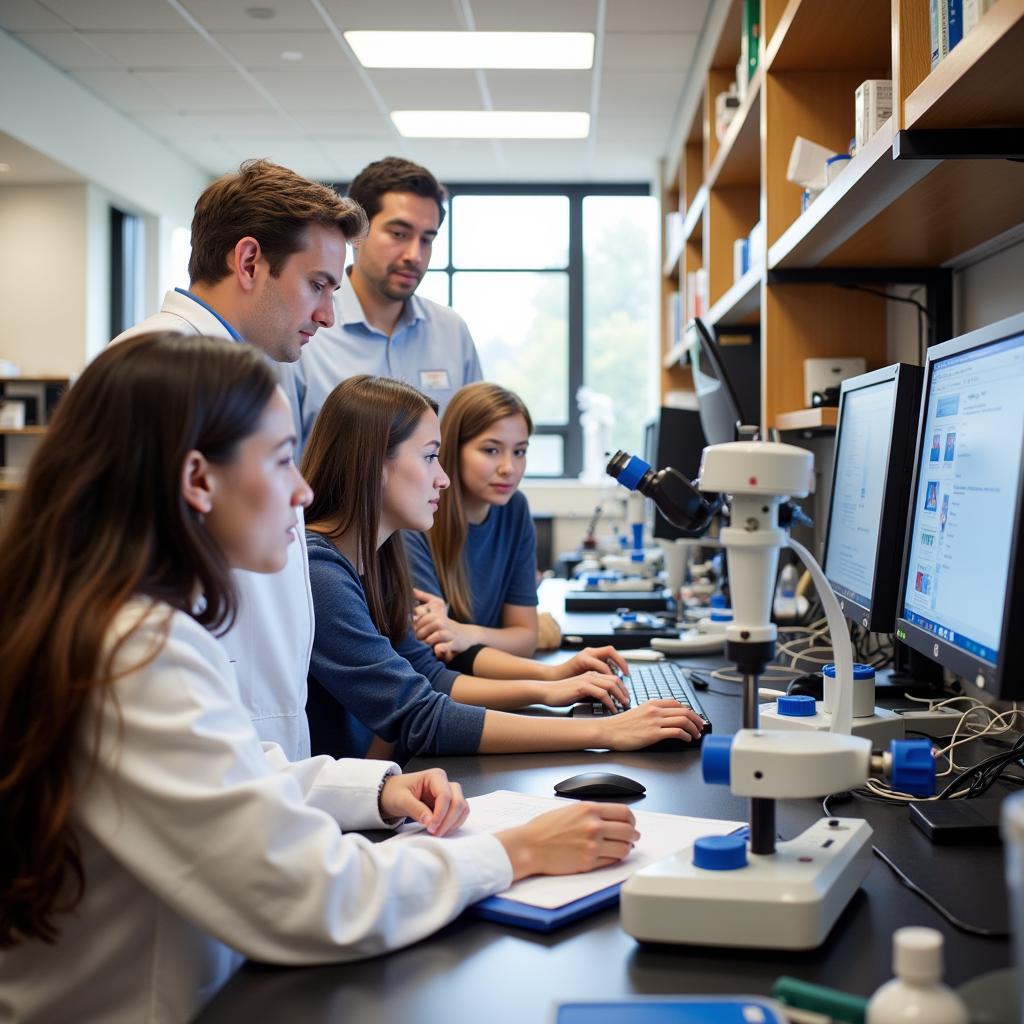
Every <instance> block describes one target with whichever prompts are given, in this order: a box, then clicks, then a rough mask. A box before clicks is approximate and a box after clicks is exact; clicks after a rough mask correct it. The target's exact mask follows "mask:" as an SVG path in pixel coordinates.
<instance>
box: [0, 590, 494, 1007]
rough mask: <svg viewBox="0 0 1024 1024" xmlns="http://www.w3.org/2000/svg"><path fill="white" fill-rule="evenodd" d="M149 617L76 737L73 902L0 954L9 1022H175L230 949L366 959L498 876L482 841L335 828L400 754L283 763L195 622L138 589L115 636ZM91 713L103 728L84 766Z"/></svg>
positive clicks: (289, 958) (346, 822)
mask: <svg viewBox="0 0 1024 1024" xmlns="http://www.w3.org/2000/svg"><path fill="white" fill-rule="evenodd" d="M147 611H148V614H146V613H147ZM143 615H145V618H144V620H143V623H142V626H141V627H140V628H139V629H138V630H137V631H136V633H135V634H134V635H133V636H132V637H131V639H130V640H128V642H127V643H126V644H125V645H124V647H123V648H122V649H121V651H120V652H119V654H118V660H117V665H116V667H117V668H118V669H120V670H124V669H126V668H128V667H130V666H136V665H138V664H139V663H140V662H142V661H144V660H145V659H146V658H147V656H149V655H150V654H152V651H153V650H154V648H155V647H156V646H157V645H158V644H159V642H160V640H161V638H162V637H163V636H164V634H165V631H167V642H166V644H165V645H164V646H163V648H162V649H161V650H160V653H159V654H158V655H157V657H156V659H155V660H154V661H152V662H150V663H149V664H148V665H145V666H144V667H142V668H141V669H136V670H135V671H129V672H127V674H126V675H124V676H123V677H121V678H119V679H118V680H117V682H116V683H115V684H114V692H115V696H116V700H111V699H109V698H108V699H106V700H102V701H97V702H96V703H95V704H94V706H93V708H92V709H91V710H90V713H89V714H88V715H87V716H86V719H85V721H83V724H82V729H81V732H80V739H79V743H78V750H77V756H76V767H75V770H76V773H77V774H78V776H79V778H80V779H88V781H87V783H86V784H85V787H84V789H83V790H82V792H81V794H80V795H79V796H78V797H77V799H76V801H75V805H74V818H73V820H74V827H75V830H76V834H77V835H78V837H79V839H80V842H81V850H82V859H83V863H84V867H85V878H86V890H85V897H84V899H83V901H82V903H81V904H80V905H79V908H78V910H77V911H76V912H75V913H74V914H73V915H70V916H68V915H63V916H62V917H61V918H60V922H61V925H62V928H63V931H62V935H61V938H60V940H59V942H58V943H57V944H56V945H55V946H49V945H46V944H45V943H42V942H27V943H26V942H23V943H21V944H20V945H18V946H15V947H14V948H13V949H10V950H6V951H0V1021H2V1022H4V1024H8V1022H12V1021H18V1022H19V1024H28V1022H32V1021H72V1020H73V1021H76V1022H77V1024H86V1022H92V1021H95V1022H102V1024H121V1022H124V1024H142V1022H161V1024H163V1022H175V1024H176V1022H182V1021H186V1020H189V1019H191V1017H192V1016H193V1015H194V1014H195V1013H196V1012H198V1010H199V1009H200V1008H201V1006H202V1005H203V1004H204V1003H205V1002H206V1001H207V1000H208V999H209V998H210V997H211V996H212V995H213V994H214V993H215V992H216V991H217V989H218V988H220V987H221V986H222V985H223V984H224V983H225V981H227V979H228V978H229V977H230V975H231V974H232V972H233V971H234V970H235V969H236V968H237V967H238V965H239V963H240V962H241V960H242V958H243V957H252V958H254V959H256V960H260V961H265V962H269V963H276V964H316V963H324V962H329V961H337V960H349V959H355V958H359V957H366V956H372V955H374V954H376V953H380V952H382V951H384V950H388V949H392V948H395V947H397V946H402V945H405V944H407V943H410V942H414V941H416V940H418V939H420V938H422V937H423V936H425V935H428V934H429V933H431V932H433V931H434V930H435V929H437V928H439V927H441V926H442V925H444V924H445V923H446V922H448V921H450V920H451V919H452V918H454V917H455V916H456V915H458V914H459V913H460V912H461V910H462V909H463V908H464V907H465V906H466V905H467V904H469V903H471V902H473V901H475V900H478V899H482V898H483V897H485V896H488V895H491V894H493V893H495V892H498V891H500V890H502V889H503V888H505V887H507V886H508V885H509V884H510V882H511V875H512V871H511V866H510V864H509V861H508V858H507V856H506V855H505V852H504V850H503V848H502V846H501V844H500V843H499V842H498V841H497V840H496V839H495V838H494V837H493V836H469V837H464V838H459V839H450V838H449V839H443V840H439V839H433V838H429V837H422V838H420V837H416V838H413V839H410V840H407V841H406V842H403V843H386V844H383V845H374V844H372V843H370V842H369V841H368V840H366V839H364V838H363V837H362V836H358V835H342V834H341V833H340V832H339V830H338V826H337V824H336V823H335V820H334V819H335V818H336V819H337V820H338V821H340V822H341V823H342V825H343V827H344V828H381V827H384V826H385V823H384V822H382V821H381V819H380V816H379V811H378V805H377V794H378V789H379V786H380V783H381V780H382V778H383V776H384V775H385V774H386V773H388V772H394V771H397V770H398V769H397V767H396V766H394V765H392V764H390V763H389V762H381V761H358V760H350V761H340V762H333V761H332V760H331V759H330V758H324V757H320V758H313V759H311V760H307V761H302V762H299V763H296V764H289V763H288V762H287V761H286V760H285V758H284V757H283V755H282V754H281V751H280V750H279V749H277V748H274V747H270V745H267V748H266V749H265V747H264V745H262V744H261V743H260V740H259V738H258V737H257V735H256V733H255V732H254V730H253V728H252V725H251V723H250V722H249V719H248V717H247V716H246V713H245V710H244V708H243V707H242V705H241V703H240V701H239V697H238V690H237V687H236V684H235V681H234V677H233V674H232V671H231V667H230V664H229V662H228V660H227V657H226V656H225V653H224V651H223V649H222V648H221V647H220V646H219V645H218V644H217V642H216V641H215V640H214V638H213V637H212V636H211V635H210V634H209V633H208V632H207V631H206V630H204V629H203V628H202V627H201V626H200V625H199V624H198V623H196V622H195V620H193V619H192V618H190V617H189V616H187V615H185V614H183V613H181V612H174V613H171V612H170V609H168V608H167V606H158V607H157V608H156V609H152V608H151V606H150V605H149V603H148V602H143V601H142V600H140V599H136V600H135V601H133V602H130V603H129V605H128V606H126V608H125V609H124V610H123V611H122V612H121V614H120V616H119V617H118V619H117V621H116V623H115V627H114V629H113V630H112V634H111V637H110V640H111V643H113V641H114V640H115V639H116V638H117V637H119V636H121V635H123V634H124V633H125V632H127V631H129V629H130V628H131V626H132V625H133V624H134V623H136V622H139V621H140V618H142V616H143ZM168 615H170V619H169V620H168ZM93 714H96V715H98V717H99V722H100V727H101V739H100V744H99V756H98V760H97V765H96V769H95V772H94V773H93V775H92V776H91V777H89V776H88V775H87V774H86V772H87V764H88V761H89V751H90V745H91V743H92V740H93V736H94V732H93V725H94V723H95V719H93V717H92V715H93ZM325 765H327V766H329V768H330V769H331V771H330V782H329V785H324V784H323V782H324V777H323V773H322V769H323V767H324V766H325ZM336 765H337V766H339V767H341V768H342V769H343V770H344V772H343V774H341V775H339V773H338V772H337V771H335V770H334V768H335V766H336ZM320 808H324V809H327V810H329V812H330V816H329V815H328V814H326V813H324V811H323V810H322V809H320ZM12 839H14V837H5V839H4V841H5V842H8V841H11V840H12Z"/></svg>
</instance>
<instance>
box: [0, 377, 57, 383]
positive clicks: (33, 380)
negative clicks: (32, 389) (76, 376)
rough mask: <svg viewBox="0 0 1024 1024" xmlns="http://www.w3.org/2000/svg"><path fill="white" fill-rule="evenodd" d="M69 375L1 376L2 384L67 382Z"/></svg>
mask: <svg viewBox="0 0 1024 1024" xmlns="http://www.w3.org/2000/svg"><path fill="white" fill-rule="evenodd" d="M67 383H69V378H68V377H60V376H57V377H20V376H19V377H0V384H67Z"/></svg>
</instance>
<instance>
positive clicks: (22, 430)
mask: <svg viewBox="0 0 1024 1024" xmlns="http://www.w3.org/2000/svg"><path fill="white" fill-rule="evenodd" d="M45 433H46V427H0V434H4V435H6V436H7V437H17V436H19V435H20V436H25V437H29V436H33V435H38V434H45Z"/></svg>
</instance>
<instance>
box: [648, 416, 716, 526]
mask: <svg viewBox="0 0 1024 1024" xmlns="http://www.w3.org/2000/svg"><path fill="white" fill-rule="evenodd" d="M706 445H707V442H706V441H705V440H704V431H703V430H702V429H701V425H700V413H698V412H697V410H696V409H676V408H673V407H670V406H662V407H661V409H659V410H658V415H657V417H656V418H655V419H653V420H651V422H650V423H648V424H647V426H646V427H645V428H644V461H645V462H647V463H648V464H649V465H651V466H653V467H654V468H655V469H656V470H657V469H663V468H664V467H665V466H671V467H672V468H673V469H677V470H678V471H679V472H680V473H682V474H683V476H685V477H686V479H687V480H695V479H696V477H697V474H698V473H699V472H700V458H701V455H702V454H703V452H704V448H705V447H706ZM652 504H653V503H652ZM653 533H654V536H655V537H657V538H659V539H660V540H675V539H676V538H677V537H685V536H686V534H685V533H684V531H682V530H680V529H679V527H678V526H673V525H672V524H671V523H670V522H669V521H668V520H667V519H666V518H665V517H664V516H663V515H662V514H661V513H660V512H659V511H658V509H657V508H655V509H654V530H653Z"/></svg>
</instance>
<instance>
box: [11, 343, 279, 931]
mask: <svg viewBox="0 0 1024 1024" xmlns="http://www.w3.org/2000/svg"><path fill="white" fill-rule="evenodd" d="M276 384H277V378H276V374H275V372H274V370H273V368H272V366H271V365H270V363H269V362H268V361H267V360H266V358H265V357H264V356H263V355H262V354H261V353H259V352H257V351H255V350H254V349H250V348H249V347H248V346H244V345H236V344H234V343H232V342H227V341H220V340H216V339H211V338H195V337H190V338H183V337H180V336H176V335H172V334H164V333H158V334H144V335H140V336H138V337H136V338H132V339H130V340H128V341H125V342H122V343H120V344H118V345H113V346H111V347H110V348H108V349H107V350H106V351H104V352H103V354H102V355H100V356H99V357H98V358H97V359H96V360H95V361H94V362H93V363H92V364H91V365H90V366H88V367H87V368H86V370H85V371H84V372H83V374H82V376H81V378H80V379H79V381H78V382H77V383H76V384H75V385H74V386H73V387H72V388H71V390H70V391H69V392H68V393H67V395H65V396H64V398H63V399H62V400H61V402H60V405H59V407H58V409H57V412H56V415H55V416H54V418H53V422H52V424H51V426H50V430H49V432H48V433H47V435H46V437H45V438H44V439H43V442H42V444H41V445H40V447H39V450H38V451H37V453H36V456H35V458H34V459H33V460H32V462H31V464H30V465H29V468H28V473H27V476H26V480H25V487H24V491H23V493H22V494H21V495H20V497H19V499H18V501H17V503H16V505H15V508H14V510H13V512H12V515H11V518H10V520H9V521H8V522H7V524H6V527H5V528H4V530H3V533H2V535H0V665H2V666H3V676H2V682H0V836H3V837H4V838H3V840H2V841H0V948H3V947H7V946H12V945H14V944H15V943H16V942H19V941H21V940H22V939H41V940H43V941H46V942H54V941H56V939H57V938H58V936H59V927H58V924H57V921H56V917H57V915H58V914H60V913H63V912H65V911H67V910H70V909H72V908H73V907H75V906H76V905H77V904H78V902H79V901H80V900H81V897H82V894H83V892H84V888H85V882H86V879H85V877H84V873H83V868H82V861H81V856H80V851H79V846H78V842H77V839H76V837H75V835H74V832H73V830H72V826H71V822H70V816H71V806H72V802H73V800H74V798H75V796H76V793H77V791H78V790H79V789H80V787H81V785H82V782H83V780H82V778H81V777H79V776H78V775H77V773H75V774H73V772H72V758H73V755H74V752H75V748H76V741H78V733H79V730H81V729H83V728H85V726H84V716H85V713H86V710H87V708H88V706H89V705H90V704H91V702H92V701H94V700H95V699H96V698H98V697H99V698H101V699H104V698H109V697H111V695H112V691H111V684H112V683H113V682H114V678H115V677H114V669H113V666H114V661H115V658H116V656H117V653H118V650H119V648H120V646H121V645H122V644H123V643H124V641H125V640H127V639H128V637H127V636H126V637H124V638H123V639H122V640H121V641H120V643H119V644H118V645H117V646H115V647H114V649H113V650H111V651H108V652H107V653H106V654H105V653H104V648H105V645H106V643H107V636H108V632H109V630H110V627H111V625H112V623H113V621H114V618H115V616H116V615H117V614H118V612H119V610H120V609H121V608H122V606H123V605H124V604H125V602H126V601H128V600H129V599H130V598H131V597H132V596H133V595H136V594H142V595H145V596H148V597H150V598H152V599H153V600H154V601H163V602H166V603H167V604H169V605H171V606H172V607H174V608H177V609H180V610H181V611H184V612H187V613H189V614H193V615H194V617H195V618H196V619H197V621H199V622H200V623H202V624H203V625H204V626H206V627H207V628H209V629H219V628H221V627H223V626H224V625H226V624H227V623H230V621H231V620H232V617H233V615H234V611H235V594H234V590H233V587H232V583H231V577H230V574H229V570H228V565H227V563H226V562H225V559H224V556H223V554H222V553H221V551H220V549H219V548H218V546H217V545H216V544H215V542H214V541H213V539H212V538H211V537H210V536H209V534H208V533H207V532H206V529H205V527H204V526H203V524H202V521H201V518H200V517H199V516H197V515H196V514H195V513H193V512H192V510H191V509H190V508H189V507H188V505H187V504H186V502H185V500H184V498H183V497H182V495H181V490H180V487H181V484H180V477H181V472H182V467H183V465H184V459H185V455H186V454H187V453H188V452H189V451H192V450H193V449H196V450H198V451H200V452H202V453H203V454H204V455H205V456H206V458H207V459H208V460H210V461H211V462H214V463H227V462H230V461H231V460H232V458H233V457H234V456H235V452H236V448H237V445H238V444H239V442H240V441H242V440H243V439H244V438H245V437H247V436H248V435H250V434H251V433H253V432H254V431H255V429H256V427H257V424H258V422H259V419H260V416H261V415H262V412H263V410H264V408H265V407H266V404H267V402H268V401H269V399H270V396H271V394H272V392H273V390H274V388H275V387H276ZM199 590H201V591H202V593H203V596H204V599H205V601H204V604H203V606H202V608H201V610H197V611H193V604H194V601H195V597H196V594H197V592H198V591H199ZM129 635H130V634H129ZM157 653H159V648H157V649H156V650H154V651H153V652H152V653H151V655H150V657H155V655H156V654H157ZM135 667H138V666H135ZM95 754H96V750H95V746H94V749H93V756H95Z"/></svg>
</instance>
